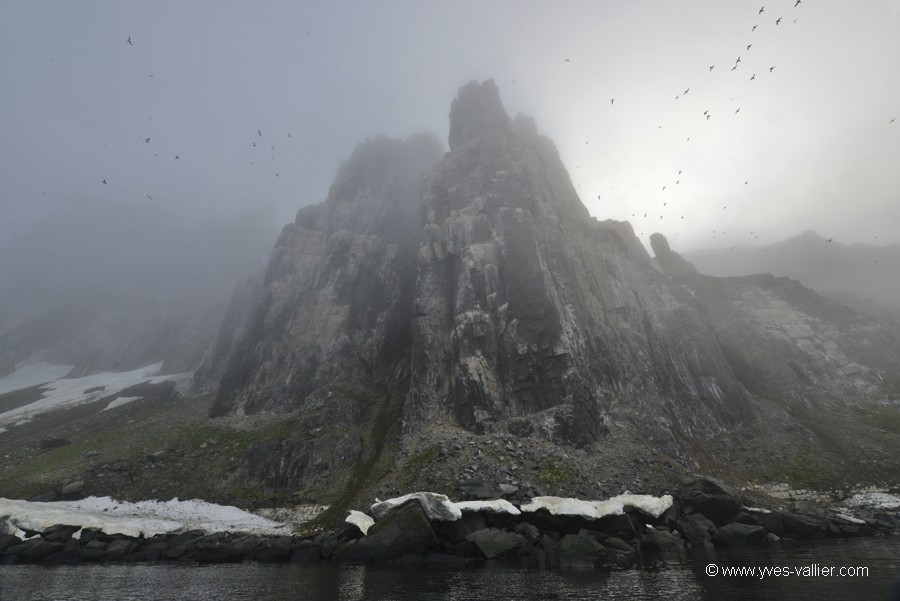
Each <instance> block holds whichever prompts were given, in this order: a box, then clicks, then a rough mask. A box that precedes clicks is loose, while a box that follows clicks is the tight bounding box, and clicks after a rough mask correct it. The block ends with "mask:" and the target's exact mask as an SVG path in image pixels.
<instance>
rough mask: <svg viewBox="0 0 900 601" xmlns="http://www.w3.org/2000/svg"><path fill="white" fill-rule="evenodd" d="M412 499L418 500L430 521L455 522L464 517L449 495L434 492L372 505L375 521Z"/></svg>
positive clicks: (411, 494)
mask: <svg viewBox="0 0 900 601" xmlns="http://www.w3.org/2000/svg"><path fill="white" fill-rule="evenodd" d="M411 499H416V500H417V501H419V504H420V505H421V506H422V509H423V510H424V511H425V515H427V516H428V519H429V520H435V521H438V522H455V521H456V520H458V519H459V518H461V517H462V511H460V509H459V507H457V506H456V504H455V503H453V501H451V500H450V499H449V498H448V497H447V495H442V494H438V493H434V492H413V493H409V494H408V495H403V496H402V497H396V498H393V499H388V500H387V501H377V500H376V503H375V504H373V505H372V508H371V511H372V515H374V516H375V519H378V520H380V519H381V518H383V517H384V516H385V515H387V513H388V512H389V511H390V510H391V509H393V508H394V507H399V506H400V505H403V504H404V503H406V502H407V501H409V500H411Z"/></svg>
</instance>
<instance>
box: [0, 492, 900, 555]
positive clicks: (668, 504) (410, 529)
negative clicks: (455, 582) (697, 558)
mask: <svg viewBox="0 0 900 601" xmlns="http://www.w3.org/2000/svg"><path fill="white" fill-rule="evenodd" d="M745 500H746V499H742V497H741V494H740V493H739V492H738V491H736V490H734V489H731V488H730V487H727V486H725V485H723V484H721V483H720V482H717V481H715V480H712V479H710V478H692V479H688V480H685V482H684V484H683V486H682V489H681V492H680V494H679V495H677V496H676V497H675V498H674V499H673V498H672V497H668V496H666V497H661V498H660V497H650V496H648V495H620V496H618V497H614V498H612V499H608V500H606V501H581V500H577V499H565V498H557V497H536V498H533V499H532V500H531V501H530V502H529V503H522V504H521V505H519V506H518V507H516V506H515V505H513V504H511V503H509V502H508V501H505V500H502V499H499V500H493V501H464V502H460V503H453V502H452V501H449V499H447V497H445V496H444V495H437V494H434V493H412V494H410V495H406V496H404V497H399V498H397V499H391V500H388V501H384V502H376V503H375V504H374V505H373V506H372V512H371V513H372V514H373V515H374V516H375V517H374V518H369V517H368V516H367V515H366V514H363V513H362V512H358V511H352V512H350V513H349V514H348V515H347V516H346V517H345V518H344V520H343V521H341V522H340V523H339V524H337V525H336V527H335V528H334V530H332V531H330V532H327V533H323V534H318V535H316V536H299V535H296V534H287V533H285V534H271V533H270V534H258V533H248V532H231V531H219V532H208V531H205V530H202V529H192V530H187V531H180V532H165V533H156V534H154V535H152V536H144V535H143V534H141V535H139V536H129V535H126V534H122V533H118V534H107V533H104V532H103V531H102V529H101V528H99V527H96V526H93V527H82V526H81V525H60V524H57V525H51V526H47V527H45V528H42V531H40V532H38V531H34V530H20V533H21V534H24V535H25V538H24V540H23V539H22V538H20V537H18V536H15V535H14V534H9V533H7V534H0V563H2V564H80V563H135V562H170V563H172V562H174V563H197V564H210V563H240V562H261V563H289V562H290V563H317V562H334V563H353V564H368V563H403V564H409V563H423V564H444V565H450V566H453V565H458V566H463V565H469V564H476V565H477V564H479V563H482V562H485V561H489V560H499V561H502V562H504V563H509V564H512V565H520V566H524V567H529V568H535V569H566V568H600V569H603V568H612V567H616V566H628V565H633V564H636V563H638V562H639V561H640V560H641V559H642V558H644V557H646V556H647V555H652V554H654V553H659V552H667V551H681V550H687V549H692V548H698V547H699V548H707V549H709V548H718V547H728V546H731V547H734V546H752V545H772V544H778V543H779V542H781V541H805V540H817V539H826V538H853V537H877V536H891V535H900V511H898V510H897V509H889V510H888V509H885V510H873V511H869V512H866V513H858V514H857V516H852V515H846V514H842V513H839V512H836V511H828V510H824V509H817V510H814V511H807V512H804V513H795V512H790V511H779V510H777V509H768V508H758V507H751V506H748V505H746V504H745V503H744V502H743V501H745ZM15 523H16V522H15V520H14V519H12V517H11V516H9V515H7V516H3V517H0V525H2V526H3V527H4V530H6V531H10V530H12V529H13V528H14V527H15Z"/></svg>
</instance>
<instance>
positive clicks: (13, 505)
mask: <svg viewBox="0 0 900 601" xmlns="http://www.w3.org/2000/svg"><path fill="white" fill-rule="evenodd" d="M57 525H66V526H80V527H81V528H96V529H98V530H100V531H102V532H104V533H106V534H122V535H125V536H130V537H138V536H141V535H143V536H144V537H147V538H149V537H151V536H155V535H157V534H165V533H170V532H183V531H188V530H203V531H205V532H247V533H251V534H267V535H278V534H290V527H289V526H288V525H286V524H279V523H277V522H273V521H271V520H267V519H265V518H262V517H260V516H258V515H253V514H252V513H248V512H246V511H244V510H242V509H238V508H237V507H232V506H229V505H215V504H213V503H207V502H205V501H199V500H196V499H194V500H190V501H179V500H178V499H177V498H176V499H172V500H171V501H140V502H138V503H127V502H122V501H116V500H114V499H112V498H110V497H88V498H86V499H82V500H80V501H54V502H45V503H42V502H31V501H18V500H12V499H4V498H0V531H5V532H7V533H10V534H15V533H16V531H17V530H18V531H21V530H33V531H35V532H43V531H44V530H45V529H46V528H49V527H50V526H57Z"/></svg>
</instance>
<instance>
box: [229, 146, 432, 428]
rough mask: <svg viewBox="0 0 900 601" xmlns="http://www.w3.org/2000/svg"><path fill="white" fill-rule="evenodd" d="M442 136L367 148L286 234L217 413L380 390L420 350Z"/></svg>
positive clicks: (283, 406) (236, 353)
mask: <svg viewBox="0 0 900 601" xmlns="http://www.w3.org/2000/svg"><path fill="white" fill-rule="evenodd" d="M441 152H442V148H441V146H440V143H439V142H438V141H437V140H436V139H434V138H433V137H431V136H416V137H413V138H410V139H409V140H407V141H405V142H400V141H398V140H391V139H388V138H376V139H374V140H370V141H368V142H365V143H363V144H360V145H359V146H358V147H357V148H356V150H355V151H354V153H353V156H352V157H351V158H350V160H348V161H347V162H346V163H345V164H344V165H342V167H341V168H340V170H339V172H338V174H337V177H336V179H335V182H334V184H333V185H332V187H331V190H330V192H329V195H328V199H327V200H326V201H325V202H324V203H322V204H321V205H315V206H308V207H304V208H303V209H301V210H300V211H299V212H298V214H297V219H296V221H295V223H293V224H290V225H288V226H286V227H285V228H284V230H283V231H282V233H281V236H280V237H279V239H278V242H277V243H276V245H275V251H274V255H273V257H272V260H271V262H270V264H269V268H268V271H267V273H266V275H265V278H264V281H263V282H262V291H261V296H260V298H258V299H257V300H256V307H255V309H254V311H253V317H252V319H251V320H250V323H249V324H248V325H246V326H245V327H246V328H247V331H246V334H245V335H244V336H243V339H242V340H241V342H240V343H239V344H237V345H236V347H235V349H234V351H233V352H231V353H230V354H229V356H228V359H227V367H226V368H225V370H224V376H223V378H222V381H221V385H220V386H219V390H218V395H217V398H216V402H215V407H214V413H215V414H224V413H229V412H238V413H254V412H257V411H260V410H267V411H286V410H289V409H293V408H297V407H300V406H303V405H308V404H316V403H324V402H327V399H328V398H329V397H330V396H332V394H333V393H334V390H335V389H336V388H341V387H343V388H344V389H357V390H361V391H370V390H371V389H372V388H373V387H375V386H376V384H375V379H376V378H377V377H378V375H379V373H381V371H383V370H382V368H384V367H385V366H391V365H393V362H394V361H396V360H397V359H399V358H400V357H404V358H405V357H406V356H407V355H408V353H409V344H408V338H409V322H408V315H409V312H410V299H411V294H410V292H411V289H412V286H413V284H414V278H415V266H414V260H415V253H416V246H417V237H418V231H419V230H420V225H419V224H420V220H421V217H420V214H421V213H420V207H419V202H418V188H419V183H420V178H421V175H422V173H423V172H424V170H425V169H426V168H428V167H430V166H431V165H432V164H434V162H435V161H436V160H437V159H438V158H439V157H440V155H441Z"/></svg>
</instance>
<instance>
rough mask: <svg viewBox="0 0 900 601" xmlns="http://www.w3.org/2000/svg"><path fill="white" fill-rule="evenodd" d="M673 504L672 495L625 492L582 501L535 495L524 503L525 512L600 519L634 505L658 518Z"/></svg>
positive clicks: (620, 512)
mask: <svg viewBox="0 0 900 601" xmlns="http://www.w3.org/2000/svg"><path fill="white" fill-rule="evenodd" d="M671 506H672V495H663V496H662V497H654V496H652V495H633V494H624V495H619V496H617V497H612V498H610V499H607V500H606V501H582V500H580V499H572V498H566V497H534V498H533V499H531V501H530V502H529V503H525V504H524V505H522V507H521V510H522V511H523V512H528V513H531V512H535V511H537V510H539V509H546V510H547V511H549V512H550V513H551V514H552V515H574V516H581V517H585V518H589V519H599V518H602V517H605V516H608V515H622V514H623V513H624V512H625V508H626V507H633V508H634V509H637V510H640V511H642V512H644V513H646V514H647V515H649V516H652V517H654V518H658V517H659V516H661V515H662V514H663V513H664V512H665V511H666V510H667V509H669V508H670V507H671Z"/></svg>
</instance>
